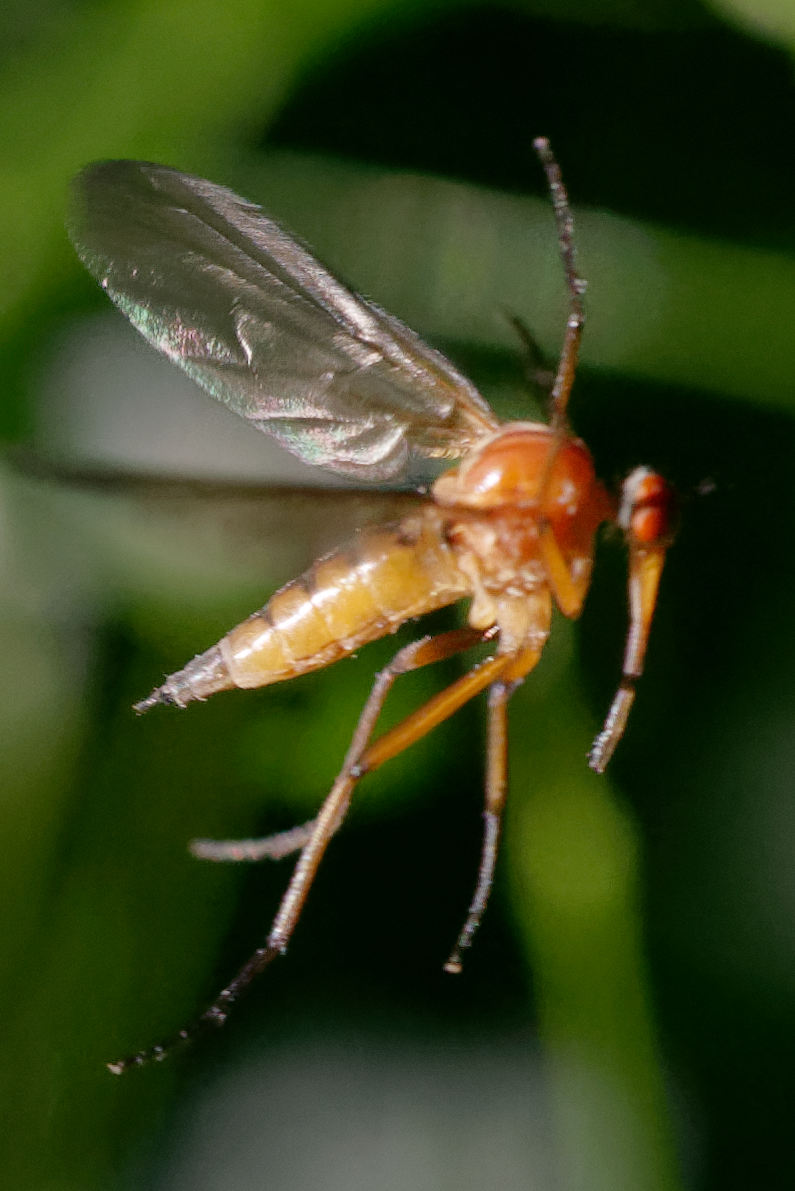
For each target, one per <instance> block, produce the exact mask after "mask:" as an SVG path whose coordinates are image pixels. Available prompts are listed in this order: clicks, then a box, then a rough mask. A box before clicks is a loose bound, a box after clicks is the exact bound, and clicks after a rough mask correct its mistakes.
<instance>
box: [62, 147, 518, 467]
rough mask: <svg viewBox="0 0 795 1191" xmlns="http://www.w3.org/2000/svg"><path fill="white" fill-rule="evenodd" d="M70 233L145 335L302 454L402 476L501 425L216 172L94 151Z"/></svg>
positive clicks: (434, 356) (440, 365)
mask: <svg viewBox="0 0 795 1191" xmlns="http://www.w3.org/2000/svg"><path fill="white" fill-rule="evenodd" d="M70 234H71V237H72V240H73V242H74V244H75V247H76V249H77V252H78V254H79V256H80V258H81V260H82V261H83V262H84V264H85V265H86V267H87V268H88V269H89V270H90V272H91V273H93V275H94V276H95V277H96V278H97V279H98V281H99V282H100V283H101V285H102V286H103V287H104V288H105V289H106V290H107V292H108V294H109V295H110V297H111V298H112V299H113V301H114V302H115V303H116V304H117V306H119V307H120V309H121V310H122V311H123V312H124V314H125V315H126V316H127V317H128V318H129V320H130V321H131V322H132V323H133V325H134V326H135V327H137V329H138V330H139V331H140V332H141V333H142V334H143V335H144V336H145V338H146V339H148V340H149V342H150V343H151V344H153V346H154V347H156V348H157V349H158V350H159V351H161V352H163V353H164V354H165V355H166V356H168V357H169V359H171V360H173V361H174V362H175V363H177V364H179V365H180V367H181V368H183V369H184V370H185V371H186V372H187V373H188V374H189V375H190V376H191V377H193V379H194V380H196V381H198V383H199V384H200V385H202V386H203V387H204V388H205V389H207V391H208V392H209V393H211V394H212V396H213V397H216V398H217V399H218V400H219V401H223V402H224V403H225V404H226V405H228V406H229V407H230V408H231V409H233V410H234V411H235V412H236V413H238V414H240V415H241V416H242V417H244V418H246V419H247V420H248V421H249V422H251V424H252V425H253V426H256V427H257V428H258V429H259V430H264V431H266V432H267V433H268V434H271V435H273V437H274V438H276V439H277V440H278V441H279V442H280V443H281V444H282V445H283V446H285V447H286V448H287V449H288V450H289V451H292V452H293V454H295V455H297V456H298V457H299V458H300V459H303V460H304V461H305V462H307V463H311V464H315V465H317V466H320V467H326V468H329V469H331V470H332V471H335V472H338V473H341V474H342V475H346V476H351V477H354V478H356V479H359V480H363V481H367V482H373V481H383V480H392V481H394V480H400V479H405V478H406V475H407V468H408V464H409V459H410V455H411V454H412V453H416V454H417V455H421V456H426V457H443V458H447V457H457V456H460V455H463V454H464V453H465V452H466V451H467V450H468V449H469V448H470V446H471V445H472V444H473V443H474V442H476V441H477V440H478V439H479V438H482V437H483V436H484V435H486V434H489V433H491V432H492V431H493V430H494V429H496V427H497V425H498V421H497V418H496V417H495V415H494V413H493V412H492V410H491V409H490V408H489V406H488V405H487V403H486V402H485V401H484V400H483V398H482V397H481V396H480V394H479V393H478V392H477V390H476V389H475V387H474V386H473V385H472V384H471V382H470V381H468V380H467V379H466V377H464V376H462V375H461V373H460V372H458V371H457V369H455V368H454V367H453V365H452V364H451V363H450V362H449V361H448V360H446V359H445V357H444V356H443V355H441V354H440V353H439V352H436V351H434V350H433V349H432V348H430V347H428V346H427V345H426V344H424V343H423V342H422V340H421V339H420V338H419V336H417V335H415V334H414V332H413V331H411V330H410V329H409V328H408V327H406V326H405V325H404V324H403V323H401V322H400V321H399V320H398V319H396V318H393V317H392V316H391V315H389V314H386V313H385V312H384V311H383V310H380V309H379V308H378V307H377V306H375V305H373V304H372V303H371V302H368V301H367V300H366V299H365V298H362V297H361V296H360V295H358V294H356V293H354V292H353V291H351V290H349V289H347V288H346V287H345V286H344V285H342V283H341V282H339V281H337V280H336V279H335V278H334V277H332V275H331V274H330V273H329V272H328V271H327V270H326V269H325V268H324V267H323V266H322V265H321V264H319V263H318V261H316V260H315V259H314V257H313V256H311V254H310V253H309V252H307V250H306V249H305V248H303V247H302V246H301V245H300V244H298V243H296V241H295V240H293V239H292V238H291V237H290V236H288V235H287V233H286V232H285V231H283V230H282V228H280V227H279V225H278V224H276V223H274V222H273V221H272V220H271V219H269V218H268V217H267V216H266V215H265V214H264V213H263V211H262V209H261V208H260V207H257V206H255V205H254V204H253V203H249V202H247V201H246V200H245V199H242V198H239V197H238V196H237V195H236V194H233V193H232V191H231V190H227V189H226V188H225V187H223V186H216V185H214V184H213V183H212V182H205V181H203V180H202V179H200V178H194V177H191V176H190V175H189V174H182V173H179V172H178V171H177V170H172V169H168V168H166V167H165V166H160V165H150V164H148V163H146V162H138V161H108V162H99V163H97V164H95V165H91V166H88V167H87V169H85V170H84V171H83V172H82V173H81V174H79V175H78V177H77V178H76V179H75V182H74V203H73V210H72V217H71V221H70Z"/></svg>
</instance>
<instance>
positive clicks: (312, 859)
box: [108, 628, 529, 1075]
mask: <svg viewBox="0 0 795 1191" xmlns="http://www.w3.org/2000/svg"><path fill="white" fill-rule="evenodd" d="M492 635H493V630H490V631H489V632H487V633H483V632H479V631H476V630H475V629H470V628H466V629H454V630H453V631H452V632H449V633H443V634H441V635H440V636H439V637H435V638H432V637H426V638H423V640H421V641H417V642H414V643H413V644H411V645H408V646H406V647H405V648H404V649H401V650H400V652H399V653H398V654H397V655H396V657H395V658H394V659H393V661H392V662H391V663H390V665H389V666H387V667H386V669H385V670H383V671H382V672H381V674H379V675H378V677H377V679H376V681H375V684H374V685H373V689H372V691H371V692H370V696H369V698H368V700H367V703H366V704H365V706H364V710H363V711H362V714H361V716H360V718H359V722H358V724H357V725H356V731H355V732H354V734H353V739H352V741H351V744H350V747H349V749H348V753H347V755H346V757H345V761H344V763H343V766H342V769H341V771H340V773H339V776H338V777H337V779H336V781H335V782H334V785H333V786H332V788H331V790H330V792H329V794H328V795H327V797H326V800H325V802H324V803H323V806H322V807H321V810H320V813H319V815H318V816H317V818H316V819H315V820H314V821H313V822H312V824H311V831H310V832H309V834H308V837H304V838H305V842H304V843H303V845H302V851H301V855H300V857H299V859H298V863H297V864H296V866H295V870H294V872H293V875H292V877H291V879H290V883H289V885H288V886H287V890H286V891H285V894H284V897H283V898H282V901H281V905H280V906H279V909H278V912H277V914H276V917H275V918H274V920H273V924H272V926H271V929H270V932H269V934H268V937H267V940H266V942H265V945H264V946H263V947H259V948H258V949H257V950H256V951H255V952H254V954H253V955H252V956H251V958H250V959H249V960H247V961H246V963H245V964H244V965H243V967H242V968H241V969H240V970H239V971H238V972H237V974H236V975H235V977H234V978H233V979H232V980H231V981H230V983H229V984H228V985H227V986H226V988H224V989H223V990H222V991H221V993H220V994H219V996H218V997H217V998H216V1000H215V1001H214V1002H213V1004H212V1005H210V1007H209V1008H208V1009H207V1010H205V1012H204V1013H203V1014H202V1015H201V1017H200V1018H199V1019H198V1020H197V1021H196V1022H195V1023H193V1024H192V1025H190V1026H187V1027H185V1028H184V1029H182V1030H180V1031H179V1032H178V1033H177V1034H176V1035H175V1036H174V1037H173V1038H171V1039H169V1040H167V1041H166V1042H163V1043H159V1044H158V1045H156V1046H152V1047H149V1048H147V1049H146V1050H142V1051H138V1052H137V1053H136V1054H134V1055H131V1056H129V1057H128V1058H125V1059H120V1060H118V1061H116V1062H112V1063H109V1064H108V1067H109V1069H110V1070H111V1071H112V1072H113V1073H114V1074H116V1075H120V1074H121V1073H122V1072H124V1071H127V1070H129V1069H130V1068H131V1067H138V1066H142V1065H143V1064H145V1063H148V1062H150V1061H152V1060H160V1059H163V1058H165V1057H166V1055H167V1054H168V1053H169V1051H170V1050H171V1049H172V1047H173V1046H175V1045H176V1044H177V1043H179V1042H181V1041H186V1040H188V1039H190V1038H192V1037H194V1036H195V1035H196V1034H198V1033H199V1032H200V1031H202V1030H203V1029H205V1028H207V1027H208V1026H210V1025H223V1023H224V1022H225V1020H226V1017H227V1014H228V1012H229V1009H230V1008H231V1006H232V1005H233V1004H234V1003H235V1002H236V1001H237V999H238V998H239V996H240V995H241V993H242V992H243V991H244V990H245V989H246V988H247V987H248V985H249V984H250V983H251V982H252V980H254V978H255V977H256V976H257V975H258V974H259V973H260V972H261V971H262V970H263V969H264V968H265V967H267V966H268V964H270V963H271V961H272V960H274V959H275V958H276V957H277V956H278V955H281V954H282V953H283V952H284V951H285V950H286V949H287V944H288V942H289V940H290V937H291V936H292V933H293V931H294V930H295V927H296V924H297V922H298V919H299V917H300V915H301V911H302V909H303V907H304V903H305V901H306V898H307V895H308V893H309V889H310V887H311V885H312V882H313V880H314V878H315V874H316V873H317V870H318V867H319V865H320V861H321V859H322V857H323V854H324V852H325V850H326V848H327V847H328V844H329V842H330V840H331V838H332V837H333V835H334V834H335V832H336V831H337V829H338V828H339V826H340V824H341V823H342V820H343V818H344V817H345V813H346V811H347V809H348V806H349V805H350V801H351V796H352V794H353V790H354V788H355V786H356V784H357V782H358V781H359V779H360V778H361V777H363V776H364V774H365V773H369V772H370V771H371V770H374V769H377V768H378V767H379V766H380V765H382V764H383V763H384V762H385V761H388V760H389V759H390V758H391V757H394V756H396V755H397V754H398V753H401V752H403V750H404V749H405V748H408V746H409V745H410V744H413V743H414V741H416V740H419V739H420V738H421V737H422V736H425V735H426V734H427V733H428V732H430V731H431V730H432V729H433V728H434V727H436V725H437V724H439V723H441V722H442V721H443V720H445V719H447V718H448V717H449V716H450V715H452V714H453V713H454V712H455V711H457V710H458V708H459V707H461V706H463V704H464V703H466V702H468V701H469V700H470V699H471V698H472V697H473V696H474V695H476V694H477V693H478V692H479V691H481V690H483V689H484V688H485V687H487V686H490V685H491V684H492V683H494V682H495V681H496V680H498V679H499V677H500V675H501V674H502V672H503V671H505V672H507V673H508V675H509V676H510V679H511V681H514V680H515V678H516V677H519V676H520V674H519V672H520V671H522V672H525V667H524V666H523V665H522V655H519V657H518V658H517V657H516V656H515V655H512V654H498V655H497V656H495V657H492V658H488V659H487V660H486V661H485V662H483V663H482V664H481V665H479V666H476V667H475V668H474V669H473V670H471V671H470V672H469V673H468V674H465V675H463V677H462V678H459V679H458V680H457V681H456V682H454V683H452V685H451V686H449V687H448V688H447V689H446V690H444V691H442V692H441V693H440V694H438V695H436V696H434V697H433V698H432V699H430V700H429V701H428V702H427V703H426V704H425V705H424V706H423V707H421V708H419V710H418V711H416V712H414V713H413V715H410V716H408V717H407V719H405V720H404V721H403V722H402V723H400V724H398V725H396V727H394V728H393V729H391V730H390V731H389V732H386V733H385V734H384V735H383V736H382V737H380V738H379V740H377V741H376V742H375V744H373V745H370V746H369V747H368V741H369V739H370V736H371V735H372V733H373V730H374V728H375V724H376V721H377V719H378V716H379V714H380V711H381V708H382V706H383V703H384V700H385V698H386V696H387V694H388V692H389V689H390V687H391V686H392V684H393V682H394V681H395V679H396V678H397V677H398V676H399V675H400V674H406V673H409V672H410V671H411V670H416V669H419V668H421V667H422V666H426V665H429V664H431V663H432V662H436V661H441V660H442V659H444V658H447V657H451V656H453V655H454V654H456V653H460V652H461V651H463V650H465V649H469V648H471V647H472V646H473V645H476V644H477V643H478V642H480V641H483V640H485V639H487V638H488V637H490V636H492ZM527 668H529V667H527ZM308 827H309V825H308V824H307V825H304V826H303V827H299V828H297V829H295V830H296V831H297V832H298V833H299V835H302V834H303V833H304V832H306V829H307V828H308ZM281 835H282V836H287V835H289V833H281ZM270 838H271V841H273V840H277V839H279V836H276V837H270ZM224 847H226V845H222V848H224Z"/></svg>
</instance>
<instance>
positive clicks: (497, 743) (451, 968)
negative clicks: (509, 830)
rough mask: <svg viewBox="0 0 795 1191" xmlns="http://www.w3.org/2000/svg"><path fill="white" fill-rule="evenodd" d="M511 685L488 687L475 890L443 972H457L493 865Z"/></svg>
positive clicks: (503, 787) (481, 907)
mask: <svg viewBox="0 0 795 1191" xmlns="http://www.w3.org/2000/svg"><path fill="white" fill-rule="evenodd" d="M511 690H512V687H510V686H508V685H507V684H506V683H504V682H495V683H494V685H493V686H492V687H490V688H489V718H488V741H487V752H486V804H485V808H484V810H483V846H482V850H481V855H480V865H479V867H478V878H477V884H476V886H475V893H474V896H473V898H472V901H471V903H470V906H469V910H468V912H467V916H466V921H465V922H464V925H463V927H462V928H461V931H460V932H459V935H458V938H457V940H456V944H455V947H454V948H453V950H452V951H451V953H450V957H449V959H448V960H447V963H446V964H445V965H444V970H445V972H451V973H454V974H457V973H458V972H460V971H461V968H462V960H461V953H462V951H465V950H466V949H467V948H468V947H471V946H472V940H473V938H474V937H475V931H476V930H477V929H478V927H479V926H480V920H481V918H482V917H483V914H484V911H485V909H486V905H487V904H488V900H489V894H490V893H491V886H492V882H493V880H494V867H495V865H496V863H497V851H498V848H499V845H500V836H501V834H502V812H503V810H504V808H505V791H506V788H507V774H508V715H507V711H508V699H509V698H510V695H511Z"/></svg>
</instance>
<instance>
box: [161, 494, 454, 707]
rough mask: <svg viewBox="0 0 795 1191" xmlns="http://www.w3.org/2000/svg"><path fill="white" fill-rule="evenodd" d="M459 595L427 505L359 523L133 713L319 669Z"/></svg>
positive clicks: (437, 521)
mask: <svg viewBox="0 0 795 1191" xmlns="http://www.w3.org/2000/svg"><path fill="white" fill-rule="evenodd" d="M468 594H470V584H469V582H468V580H467V579H466V577H465V576H464V575H463V574H462V573H461V571H460V570H459V568H458V566H457V564H456V561H455V557H454V555H453V552H452V550H451V548H450V546H449V545H448V544H447V542H446V541H445V538H444V535H443V532H442V518H441V517H440V514H439V513H438V511H437V510H436V509H435V508H433V507H429V508H428V509H425V510H423V511H421V512H420V513H418V514H416V515H415V516H412V517H409V518H406V520H404V521H403V522H401V523H400V524H399V525H395V526H387V527H381V528H378V529H372V530H366V531H365V532H363V533H361V534H359V535H358V536H357V537H356V538H355V539H354V540H353V542H352V543H350V544H349V546H348V547H347V548H345V549H343V550H340V551H338V552H336V553H334V554H330V555H328V556H327V557H326V558H321V559H319V561H318V562H316V563H315V564H314V565H313V566H312V567H310V569H309V570H308V571H306V572H305V573H304V574H303V575H301V576H300V577H299V578H298V579H294V580H293V581H292V582H291V583H288V584H287V585H286V586H285V587H282V588H281V589H280V590H279V591H277V592H276V593H275V594H274V595H273V596H272V597H271V599H270V600H269V601H268V603H267V604H266V605H265V607H264V608H262V609H260V611H259V612H255V613H253V615H252V616H249V617H248V619H247V620H244V621H243V622H242V623H241V624H239V625H238V626H237V627H236V628H234V629H232V630H231V632H229V633H227V635H226V636H225V637H223V638H222V639H221V640H220V641H219V642H218V644H217V645H215V646H213V647H212V649H209V650H207V652H206V653H203V654H201V655H200V656H199V657H196V658H194V659H193V661H192V662H189V663H188V665H187V666H186V667H185V669H184V670H180V671H178V672H177V673H175V674H172V675H171V676H170V677H169V678H168V679H167V680H166V681H165V682H164V683H163V685H162V686H161V687H159V688H158V689H157V690H156V691H153V692H152V695H150V696H149V698H148V699H145V700H144V701H143V702H142V703H140V704H138V705H137V710H140V711H145V710H146V709H147V708H148V707H150V706H152V705H154V704H155V703H176V704H178V705H179V706H184V705H185V704H186V703H189V702H191V701H192V700H194V699H206V698H207V697H208V696H209V695H211V694H214V693H215V692H216V691H221V690H230V689H231V688H233V687H259V686H267V685H268V684H269V683H272V682H281V681H282V680H283V679H286V678H293V677H295V676H296V675H298V674H303V673H305V672H307V671H309V670H316V669H319V668H320V667H322V666H327V665H329V664H330V663H331V662H335V661H337V660H338V659H339V658H342V657H345V656H346V655H347V654H349V653H352V652H353V651H354V650H355V649H358V648H359V647H360V646H362V645H364V644H366V643H367V642H368V641H374V640H376V639H377V638H378V637H382V636H385V635H386V634H387V633H389V632H394V630H395V629H397V628H398V627H399V626H400V625H401V624H403V623H404V621H406V620H409V619H411V617H413V616H419V615H421V614H422V613H425V612H430V611H432V610H433V609H434V608H441V607H443V606H444V605H445V604H451V603H453V602H454V601H455V600H458V599H461V598H462V597H463V596H465V595H468Z"/></svg>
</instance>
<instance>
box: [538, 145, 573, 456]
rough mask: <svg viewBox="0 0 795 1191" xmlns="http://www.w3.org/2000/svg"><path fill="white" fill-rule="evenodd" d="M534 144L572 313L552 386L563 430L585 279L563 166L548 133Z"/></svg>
mask: <svg viewBox="0 0 795 1191" xmlns="http://www.w3.org/2000/svg"><path fill="white" fill-rule="evenodd" d="M533 148H534V149H535V151H536V153H537V154H538V156H539V158H540V160H541V164H542V166H543V167H544V173H545V174H546V176H547V184H548V186H549V193H550V196H551V198H552V205H553V207H554V209H555V219H556V220H557V225H558V245H559V248H560V259H561V261H562V262H563V272H564V273H565V276H566V285H567V287H568V291H569V315H568V318H567V320H566V334H565V336H564V339H563V349H562V351H561V353H560V360H559V361H558V370H557V374H556V376H555V383H554V384H553V386H552V397H551V404H552V428H553V430H555V431H557V432H559V433H561V434H562V432H563V430H564V428H565V422H566V407H567V406H568V403H569V395H570V393H571V387H572V384H573V383H574V374H575V372H576V370H577V358H578V356H579V352H580V340H581V338H582V328H583V324H584V322H585V311H584V310H583V305H582V296H583V294H584V292H585V282H584V281H583V279H582V278H581V277H580V276H579V275H578V273H577V267H576V262H575V254H574V220H573V218H572V214H571V207H570V206H569V197H568V195H567V194H566V187H565V186H564V185H563V179H562V177H561V174H560V166H559V165H558V163H557V161H556V160H555V156H554V154H553V152H552V149H551V147H550V144H549V141H548V140H547V138H546V137H541V136H540V137H537V138H536V140H534V141H533Z"/></svg>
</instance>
